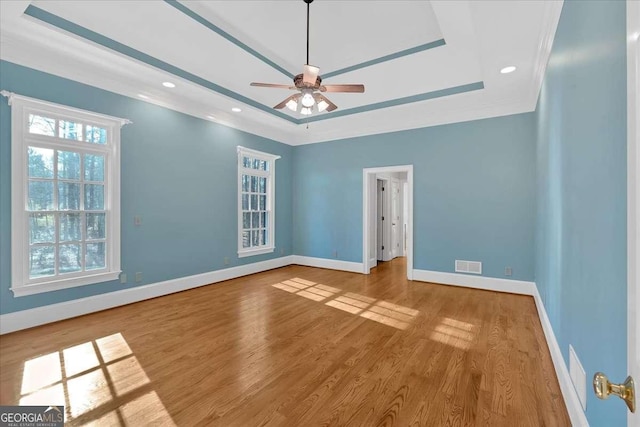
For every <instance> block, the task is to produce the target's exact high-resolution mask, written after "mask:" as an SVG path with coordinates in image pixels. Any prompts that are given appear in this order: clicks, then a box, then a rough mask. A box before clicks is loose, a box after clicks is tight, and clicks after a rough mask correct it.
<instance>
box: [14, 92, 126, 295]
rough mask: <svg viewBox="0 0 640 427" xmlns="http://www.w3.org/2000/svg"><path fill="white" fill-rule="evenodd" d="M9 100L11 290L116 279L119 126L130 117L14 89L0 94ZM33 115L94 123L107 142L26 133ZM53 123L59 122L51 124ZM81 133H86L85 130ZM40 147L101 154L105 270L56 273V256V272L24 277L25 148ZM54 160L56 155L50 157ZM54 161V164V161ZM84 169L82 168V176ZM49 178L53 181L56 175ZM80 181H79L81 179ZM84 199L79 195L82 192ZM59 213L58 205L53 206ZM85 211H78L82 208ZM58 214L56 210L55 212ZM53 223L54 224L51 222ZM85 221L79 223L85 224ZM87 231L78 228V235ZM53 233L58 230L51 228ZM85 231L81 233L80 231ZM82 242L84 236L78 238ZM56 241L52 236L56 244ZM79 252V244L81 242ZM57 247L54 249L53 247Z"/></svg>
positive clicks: (26, 262) (26, 243) (33, 291)
mask: <svg viewBox="0 0 640 427" xmlns="http://www.w3.org/2000/svg"><path fill="white" fill-rule="evenodd" d="M2 95H3V96H6V97H7V98H8V103H9V105H10V106H11V288H10V289H11V291H12V292H13V294H14V296H15V297H21V296H26V295H34V294H39V293H43V292H50V291H56V290H60V289H67V288H73V287H78V286H85V285H90V284H95V283H101V282H107V281H111V280H116V279H117V278H118V277H119V275H120V273H121V272H122V271H121V269H120V255H121V254H120V252H121V248H120V224H121V218H120V215H121V212H120V129H121V127H122V126H124V125H125V124H128V123H131V122H130V121H129V120H126V119H121V118H117V117H112V116H107V115H103V114H98V113H93V112H90V111H85V110H80V109H77V108H72V107H67V106H64V105H60V104H54V103H50V102H46V101H41V100H38V99H34V98H29V97H25V96H21V95H16V94H14V93H10V92H6V91H3V92H2ZM30 114H36V115H42V116H45V117H49V118H55V119H57V120H67V121H75V122H80V123H82V124H83V133H84V132H86V131H85V126H87V125H93V126H99V127H101V128H104V129H106V131H107V142H106V143H105V144H98V143H88V142H86V141H77V140H71V139H64V138H60V137H59V136H58V134H57V132H58V128H57V127H56V131H55V132H56V134H55V136H53V137H52V136H46V135H38V134H32V133H29V129H28V126H29V115H30ZM56 123H58V122H56ZM85 135H86V133H85ZM30 146H32V147H40V148H47V149H54V150H59V151H65V150H67V151H72V152H76V153H79V154H80V156H84V155H85V154H99V155H102V156H104V158H105V165H104V181H103V182H104V212H105V214H106V215H105V228H106V232H105V238H104V240H102V239H101V240H100V241H104V242H106V245H107V249H106V253H105V266H106V267H105V268H103V269H96V270H89V271H87V270H83V271H80V272H71V273H63V275H60V273H59V272H57V266H58V265H59V258H56V275H54V276H43V277H37V278H30V277H29V248H30V244H29V214H30V213H31V211H29V210H28V194H29V191H28V185H29V176H28V173H29V167H28V148H29V147H30ZM54 162H55V159H54ZM54 164H55V163H54ZM83 173H84V172H83V171H81V174H83ZM55 176H56V175H55V173H54V178H53V179H52V181H53V182H54V183H55V182H57V180H56V178H55ZM81 182H84V178H83V177H82V179H81ZM81 197H84V196H81ZM55 211H58V212H60V210H59V206H56V210H55ZM84 211H85V209H82V210H80V212H84ZM58 215H59V213H58ZM56 224H57V222H56ZM84 224H85V222H84V221H83V222H82V226H84ZM85 232H86V231H84V230H83V233H85ZM55 233H56V236H57V234H58V229H56V231H55ZM83 235H84V234H83ZM81 241H83V242H84V241H85V240H81ZM60 244H61V242H59V241H58V239H57V238H56V243H54V245H55V247H56V248H58V246H60ZM81 247H82V250H83V251H84V250H85V248H84V245H82V246H81ZM56 250H57V249H56Z"/></svg>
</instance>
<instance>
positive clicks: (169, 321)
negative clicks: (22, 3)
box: [0, 259, 570, 427]
mask: <svg viewBox="0 0 640 427" xmlns="http://www.w3.org/2000/svg"><path fill="white" fill-rule="evenodd" d="M405 271H406V270H405V263H404V259H396V260H395V261H392V262H389V263H384V264H383V265H381V266H379V267H377V268H376V269H374V270H373V271H372V274H371V275H369V276H364V275H360V274H354V273H345V272H338V271H331V270H322V269H314V268H308V267H299V266H290V267H285V268H280V269H277V270H272V271H269V272H265V273H260V274H256V275H252V276H247V277H245V278H240V279H236V280H231V281H227V282H224V283H219V284H215V285H211V286H206V287H202V288H199V289H194V290H190V291H186V292H181V293H178V294H174V295H170V296H166V297H162V298H157V299H154V300H149V301H144V302H140V303H137V304H132V305H128V306H124V307H119V308H115V309H112V310H107V311H103V312H100V313H95V314H91V315H87V316H83V317H79V318H76V319H70V320H66V321H62V322H58V323H55V324H50V325H45V326H41V327H38V328H34V329H30V330H26V331H21V332H16V333H13V334H9V335H5V336H2V337H0V368H1V372H0V390H1V394H0V404H2V405H13V404H45V405H51V404H58V405H62V404H64V405H65V410H66V417H67V420H68V421H69V425H85V424H89V425H129V426H140V425H168V426H170V425H177V426H193V425H212V426H225V427H227V426H262V425H273V426H305V427H306V426H316V425H318V426H320V425H322V426H334V425H335V426H439V425H452V426H454V425H455V426H457V425H461V426H462V425H464V426H467V425H469V426H515V425H517V426H565V425H566V426H568V425H570V423H569V419H568V416H567V411H566V408H565V406H564V403H563V400H562V396H561V395H560V389H559V386H558V382H557V379H556V377H555V374H554V371H553V366H552V363H551V359H550V355H549V352H548V349H547V347H546V343H545V340H544V336H543V332H542V329H541V326H540V322H539V320H538V317H537V314H536V309H535V305H534V302H533V299H532V298H531V297H527V296H518V295H511V294H501V293H495V292H487V291H479V290H473V289H465V288H457V287H451V286H443V285H434V284H428V283H421V282H408V281H407V280H405V279H404V278H403V277H404V274H405Z"/></svg>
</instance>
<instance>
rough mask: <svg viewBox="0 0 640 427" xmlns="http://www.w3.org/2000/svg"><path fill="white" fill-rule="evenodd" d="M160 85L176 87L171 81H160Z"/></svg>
mask: <svg viewBox="0 0 640 427" xmlns="http://www.w3.org/2000/svg"><path fill="white" fill-rule="evenodd" d="M162 86H164V87H171V88H173V87H176V85H175V84H174V83H171V82H162Z"/></svg>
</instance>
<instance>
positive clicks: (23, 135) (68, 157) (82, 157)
mask: <svg viewBox="0 0 640 427" xmlns="http://www.w3.org/2000/svg"><path fill="white" fill-rule="evenodd" d="M2 94H3V95H5V96H7V97H9V104H10V105H11V107H12V127H11V132H12V288H11V289H12V291H13V292H14V294H15V295H16V296H22V295H30V294H35V293H40V292H47V291H51V290H57V289H64V288H68V287H74V286H81V285H86V284H91V283H99V282H104V281H108V280H114V279H116V278H117V277H118V275H119V274H120V202H119V198H120V195H119V190H120V174H119V165H120V158H119V152H120V149H119V145H120V127H121V126H122V125H124V124H125V123H128V121H126V120H124V119H118V118H115V117H109V116H103V115H100V114H96V113H92V112H87V111H83V110H78V109H74V108H70V107H65V106H61V105H57V104H51V103H48V102H44V101H40V100H36V99H32V98H27V97H22V96H19V95H15V94H10V93H7V92H3V93H2Z"/></svg>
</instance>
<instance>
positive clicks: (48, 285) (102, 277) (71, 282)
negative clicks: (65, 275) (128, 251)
mask: <svg viewBox="0 0 640 427" xmlns="http://www.w3.org/2000/svg"><path fill="white" fill-rule="evenodd" d="M120 273H121V272H120V271H111V272H108V273H98V274H92V275H90V276H82V277H74V278H70V279H61V280H53V281H51V282H40V283H32V284H29V285H21V286H14V287H12V288H11V291H12V292H13V296H14V297H24V296H27V295H35V294H41V293H43V292H52V291H58V290H61V289H69V288H75V287H78V286H85V285H93V284H96V283H102V282H108V281H111V280H116V279H117V278H118V276H120Z"/></svg>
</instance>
